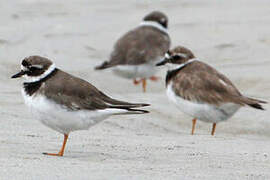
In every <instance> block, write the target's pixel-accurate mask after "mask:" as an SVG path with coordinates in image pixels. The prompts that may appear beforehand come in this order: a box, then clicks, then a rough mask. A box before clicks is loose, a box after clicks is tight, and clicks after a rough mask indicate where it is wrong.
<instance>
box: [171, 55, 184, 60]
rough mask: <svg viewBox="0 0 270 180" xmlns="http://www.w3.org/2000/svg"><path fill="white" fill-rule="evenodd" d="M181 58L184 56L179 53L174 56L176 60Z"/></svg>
mask: <svg viewBox="0 0 270 180" xmlns="http://www.w3.org/2000/svg"><path fill="white" fill-rule="evenodd" d="M181 58H182V57H181V56H179V55H174V56H173V59H174V60H177V59H181Z"/></svg>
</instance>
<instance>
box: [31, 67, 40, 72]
mask: <svg viewBox="0 0 270 180" xmlns="http://www.w3.org/2000/svg"><path fill="white" fill-rule="evenodd" d="M29 70H30V71H31V72H33V71H37V70H40V69H39V68H37V67H33V66H31V67H30V69H29Z"/></svg>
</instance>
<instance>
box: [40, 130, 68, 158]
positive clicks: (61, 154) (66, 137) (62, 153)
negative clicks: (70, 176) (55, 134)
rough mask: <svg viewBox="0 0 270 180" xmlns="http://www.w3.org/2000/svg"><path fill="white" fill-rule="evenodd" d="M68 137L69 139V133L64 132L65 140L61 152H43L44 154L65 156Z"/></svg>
mask: <svg viewBox="0 0 270 180" xmlns="http://www.w3.org/2000/svg"><path fill="white" fill-rule="evenodd" d="M67 139H68V135H67V134H64V142H63V145H62V148H61V150H60V151H59V153H43V154H44V155H49V156H63V155H64V151H65V146H66V143H67Z"/></svg>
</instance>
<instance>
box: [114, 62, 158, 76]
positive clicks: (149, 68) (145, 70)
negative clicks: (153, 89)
mask: <svg viewBox="0 0 270 180" xmlns="http://www.w3.org/2000/svg"><path fill="white" fill-rule="evenodd" d="M156 62H158V61H153V62H152V63H149V64H140V65H118V66H116V67H113V72H114V73H115V74H116V75H118V76H120V77H123V78H127V79H135V78H150V77H151V76H154V75H155V74H156V72H157V70H158V68H157V67H156V66H155V64H156Z"/></svg>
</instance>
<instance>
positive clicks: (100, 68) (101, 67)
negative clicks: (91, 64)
mask: <svg viewBox="0 0 270 180" xmlns="http://www.w3.org/2000/svg"><path fill="white" fill-rule="evenodd" d="M108 65H109V62H108V61H104V62H103V63H102V64H101V65H98V66H96V67H95V70H102V69H106V68H108V67H109V66H108Z"/></svg>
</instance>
